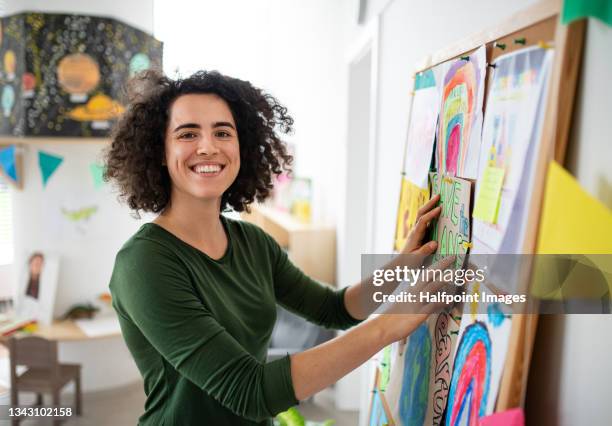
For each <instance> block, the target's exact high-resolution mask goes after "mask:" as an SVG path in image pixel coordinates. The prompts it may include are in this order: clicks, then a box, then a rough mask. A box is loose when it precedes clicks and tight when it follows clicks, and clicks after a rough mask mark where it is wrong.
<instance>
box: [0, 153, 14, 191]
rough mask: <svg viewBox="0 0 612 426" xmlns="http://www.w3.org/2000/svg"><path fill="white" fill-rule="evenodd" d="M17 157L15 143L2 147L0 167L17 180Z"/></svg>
mask: <svg viewBox="0 0 612 426" xmlns="http://www.w3.org/2000/svg"><path fill="white" fill-rule="evenodd" d="M15 157H16V155H15V145H11V146H9V147H7V148H3V149H0V167H2V170H3V171H4V173H6V175H7V176H8V177H9V178H11V179H12V180H14V181H15V182H17V181H18V177H17V166H16V164H17V160H16V158H15Z"/></svg>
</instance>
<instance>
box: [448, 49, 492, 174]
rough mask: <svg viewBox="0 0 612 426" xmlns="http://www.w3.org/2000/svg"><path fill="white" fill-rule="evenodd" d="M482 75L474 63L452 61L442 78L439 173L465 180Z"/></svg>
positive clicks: (471, 57) (474, 59)
mask: <svg viewBox="0 0 612 426" xmlns="http://www.w3.org/2000/svg"><path fill="white" fill-rule="evenodd" d="M480 79H481V73H480V70H479V69H478V65H477V59H476V58H475V57H474V56H470V60H458V61H455V62H454V63H453V64H452V65H451V67H450V69H449V70H448V72H447V73H446V76H445V78H444V87H443V89H442V102H441V108H440V123H439V134H438V145H437V153H438V172H440V173H443V174H450V175H453V176H464V170H465V167H466V158H467V156H468V147H469V144H470V139H471V132H472V127H473V123H474V119H475V117H476V112H477V103H478V99H479V97H478V90H479V87H480Z"/></svg>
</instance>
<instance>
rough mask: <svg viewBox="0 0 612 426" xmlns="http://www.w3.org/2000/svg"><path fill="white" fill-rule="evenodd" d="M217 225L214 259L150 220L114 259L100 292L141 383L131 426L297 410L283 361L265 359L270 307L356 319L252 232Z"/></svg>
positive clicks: (235, 420) (326, 319) (334, 322)
mask: <svg viewBox="0 0 612 426" xmlns="http://www.w3.org/2000/svg"><path fill="white" fill-rule="evenodd" d="M222 222H223V225H224V227H225V230H226V233H227V235H228V239H229V246H228V249H227V251H226V253H225V255H224V256H223V257H222V258H221V259H219V260H213V259H211V258H210V257H208V256H207V255H206V254H204V253H203V252H201V251H200V250H198V249H196V248H194V247H192V246H190V245H189V244H187V243H185V242H183V241H182V240H180V239H178V238H177V237H175V236H174V235H173V234H171V233H170V232H168V231H166V230H165V229H163V228H162V227H160V226H158V225H155V224H153V223H149V224H145V225H143V226H142V227H141V228H140V230H139V231H138V232H137V233H136V234H135V235H134V236H133V237H132V238H131V239H130V240H128V241H127V242H126V244H125V245H124V246H123V248H122V249H121V251H120V252H119V253H118V254H117V258H116V260H115V268H114V270H113V275H112V278H111V282H110V286H109V287H110V291H111V294H112V296H113V298H112V300H113V307H114V308H115V310H116V311H117V314H118V316H119V322H120V324H121V330H122V333H123V337H124V339H125V341H126V343H127V346H128V348H129V350H130V352H131V353H132V356H133V357H134V360H135V361H136V365H137V366H138V369H139V370H140V373H141V374H142V376H143V379H144V391H145V393H146V395H147V400H146V403H145V412H144V414H143V415H142V416H141V417H140V420H139V425H155V426H159V425H166V426H169V425H180V426H187V425H201V424H218V425H221V424H223V425H225V424H227V425H230V424H231V425H255V424H260V425H270V424H272V420H271V418H272V417H273V416H275V415H276V414H278V413H280V412H282V411H284V410H287V409H288V408H289V407H291V406H293V405H295V404H297V403H298V401H297V400H296V399H295V393H294V390H293V383H292V381H291V370H290V367H291V365H290V362H291V360H290V358H289V355H287V356H285V357H283V358H281V359H278V360H276V361H272V362H266V354H267V348H268V343H269V340H270V336H271V333H272V328H273V326H274V322H275V319H276V303H279V304H280V305H282V306H284V307H285V308H287V309H289V310H291V311H293V312H295V313H297V314H299V315H302V316H303V317H305V318H307V319H308V320H310V321H312V322H314V323H316V324H320V325H323V326H325V327H329V328H339V329H345V328H348V327H350V326H352V325H354V324H356V323H358V322H359V321H357V320H355V319H353V318H352V317H351V316H350V315H349V313H348V312H347V310H346V308H345V306H344V292H345V290H346V289H343V290H334V289H332V288H331V287H329V286H326V285H323V284H320V283H318V282H316V281H314V280H312V279H310V278H309V277H307V276H306V275H304V274H303V273H302V272H301V271H300V270H299V269H298V268H296V267H295V266H294V265H293V264H292V263H291V262H290V261H289V259H288V258H287V255H286V254H285V252H284V251H283V250H282V249H281V248H280V247H279V246H278V244H276V242H275V241H274V240H273V239H272V238H271V237H270V236H269V235H268V234H266V233H265V232H263V231H262V230H261V229H259V228H258V227H256V226H255V225H251V224H248V223H246V222H241V221H235V220H231V219H227V218H225V217H222Z"/></svg>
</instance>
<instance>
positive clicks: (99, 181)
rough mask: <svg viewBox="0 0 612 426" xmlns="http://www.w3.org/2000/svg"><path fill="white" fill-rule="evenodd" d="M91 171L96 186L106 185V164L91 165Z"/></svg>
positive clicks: (97, 187) (98, 187)
mask: <svg viewBox="0 0 612 426" xmlns="http://www.w3.org/2000/svg"><path fill="white" fill-rule="evenodd" d="M89 172H90V174H91V178H92V179H93V184H94V188H96V189H100V188H102V186H103V185H104V166H101V165H100V164H97V163H91V164H90V165H89Z"/></svg>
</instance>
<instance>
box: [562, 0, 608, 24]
mask: <svg viewBox="0 0 612 426" xmlns="http://www.w3.org/2000/svg"><path fill="white" fill-rule="evenodd" d="M586 17H592V18H597V19H599V20H601V21H602V22H605V23H606V24H608V25H612V0H564V1H563V14H562V16H561V20H562V22H563V23H564V24H567V23H570V22H572V21H575V20H577V19H582V18H586Z"/></svg>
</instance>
